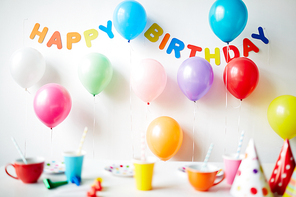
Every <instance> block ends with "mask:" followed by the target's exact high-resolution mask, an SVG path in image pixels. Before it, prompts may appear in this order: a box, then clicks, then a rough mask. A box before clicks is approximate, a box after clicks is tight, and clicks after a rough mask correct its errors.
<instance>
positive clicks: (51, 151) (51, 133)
mask: <svg viewBox="0 0 296 197" xmlns="http://www.w3.org/2000/svg"><path fill="white" fill-rule="evenodd" d="M52 137H53V132H52V128H50V157H51V159H52V160H53V146H52Z"/></svg>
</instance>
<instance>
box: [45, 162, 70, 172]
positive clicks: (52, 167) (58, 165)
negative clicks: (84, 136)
mask: <svg viewBox="0 0 296 197" xmlns="http://www.w3.org/2000/svg"><path fill="white" fill-rule="evenodd" d="M43 171H44V172H45V173H47V174H61V173H64V172H65V164H64V162H59V161H46V162H44V170H43Z"/></svg>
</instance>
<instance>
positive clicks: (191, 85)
mask: <svg viewBox="0 0 296 197" xmlns="http://www.w3.org/2000/svg"><path fill="white" fill-rule="evenodd" d="M177 80H178V84H179V87H180V89H181V90H182V92H183V93H184V94H185V96H186V97H187V98H189V99H190V100H191V101H197V100H199V99H200V98H201V97H203V96H204V95H205V94H206V93H207V92H208V91H209V89H210V88H211V86H212V84H213V81H214V73H213V69H212V66H211V64H210V63H209V62H208V61H207V60H205V59H204V58H201V57H190V58H188V59H186V60H185V61H184V62H183V63H182V64H181V66H180V68H179V70H178V75H177Z"/></svg>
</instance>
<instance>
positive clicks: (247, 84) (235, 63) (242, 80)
mask: <svg viewBox="0 0 296 197" xmlns="http://www.w3.org/2000/svg"><path fill="white" fill-rule="evenodd" d="M223 80H224V84H225V85H226V87H227V90H228V91H229V92H230V93H231V94H232V95H233V96H235V97H236V98H238V99H241V100H242V99H244V98H247V97H248V96H249V95H250V94H251V93H252V92H253V91H254V89H255V88H256V86H257V84H258V81H259V70H258V67H257V65H256V64H255V63H254V62H253V61H252V60H250V59H248V58H245V57H238V58H235V59H233V60H231V61H230V62H229V63H228V64H227V66H226V67H225V70H224V73H223Z"/></svg>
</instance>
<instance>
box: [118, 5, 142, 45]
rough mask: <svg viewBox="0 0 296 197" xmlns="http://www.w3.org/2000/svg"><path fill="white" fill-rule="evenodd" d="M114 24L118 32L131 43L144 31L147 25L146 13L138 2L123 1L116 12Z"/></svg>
mask: <svg viewBox="0 0 296 197" xmlns="http://www.w3.org/2000/svg"><path fill="white" fill-rule="evenodd" d="M113 23H114V27H115V29H116V30H117V32H118V33H119V34H120V35H121V36H122V37H124V38H125V39H127V40H128V41H130V40H132V39H134V38H136V37H137V36H138V35H139V34H140V33H141V32H142V31H143V30H144V28H145V26H146V23H147V15H146V11H145V9H144V7H143V6H142V5H141V4H140V3H138V2H136V1H123V2H121V3H120V4H118V5H117V7H116V8H115V10H114V13H113Z"/></svg>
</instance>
